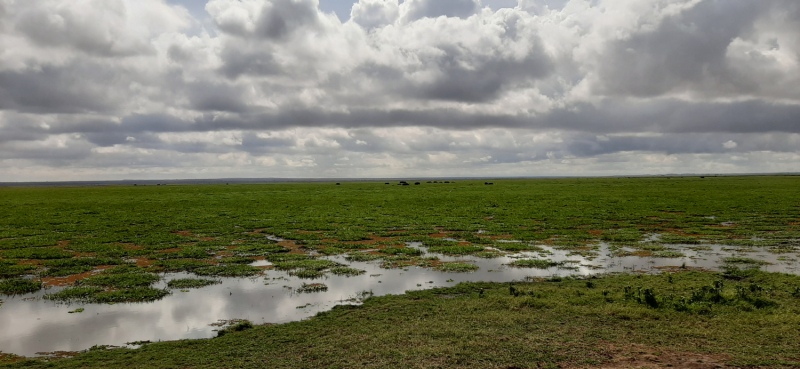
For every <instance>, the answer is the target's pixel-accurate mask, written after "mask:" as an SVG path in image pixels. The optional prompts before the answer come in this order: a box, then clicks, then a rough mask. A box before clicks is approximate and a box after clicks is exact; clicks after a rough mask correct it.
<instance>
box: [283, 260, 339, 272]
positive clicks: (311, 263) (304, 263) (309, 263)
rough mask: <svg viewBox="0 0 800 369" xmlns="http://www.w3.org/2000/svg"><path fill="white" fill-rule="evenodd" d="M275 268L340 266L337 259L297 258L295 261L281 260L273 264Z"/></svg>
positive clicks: (312, 268)
mask: <svg viewBox="0 0 800 369" xmlns="http://www.w3.org/2000/svg"><path fill="white" fill-rule="evenodd" d="M273 265H274V266H275V269H278V270H292V269H309V270H323V269H329V268H333V267H336V266H339V263H337V262H335V261H330V260H325V259H308V260H295V261H281V262H276V263H274V264H273Z"/></svg>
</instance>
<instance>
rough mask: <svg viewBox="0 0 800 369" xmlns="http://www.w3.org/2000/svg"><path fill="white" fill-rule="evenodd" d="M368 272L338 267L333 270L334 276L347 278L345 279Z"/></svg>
mask: <svg viewBox="0 0 800 369" xmlns="http://www.w3.org/2000/svg"><path fill="white" fill-rule="evenodd" d="M366 272H367V271H366V270H361V269H356V268H349V267H336V268H331V273H333V274H334V275H339V276H345V277H355V276H359V275H362V274H364V273H366Z"/></svg>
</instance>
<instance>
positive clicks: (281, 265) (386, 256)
mask: <svg viewBox="0 0 800 369" xmlns="http://www.w3.org/2000/svg"><path fill="white" fill-rule="evenodd" d="M483 183H484V182H483V181H468V180H460V181H455V182H453V183H448V184H444V183H436V184H433V183H423V184H422V185H419V186H397V185H385V184H384V183H383V182H381V183H371V182H345V183H342V184H341V185H339V186H336V185H334V184H332V183H294V184H259V185H255V184H254V185H231V186H226V185H196V186H195V185H192V186H188V185H187V186H183V185H181V186H178V185H176V186H135V187H134V186H104V187H52V188H51V187H40V188H30V187H28V188H13V187H6V188H0V294H5V295H14V294H25V293H30V292H34V291H37V290H39V289H41V288H43V287H46V286H48V285H51V284H52V285H58V283H62V284H61V285H65V284H63V283H66V282H64V281H65V280H66V281H68V283H69V284H68V285H69V286H70V287H69V288H66V289H63V290H60V291H58V292H53V293H49V294H46V295H45V298H46V299H50V300H54V301H81V302H87V303H119V302H131V301H135V302H146V301H153V300H157V299H160V298H164V297H165V296H168V295H169V294H170V293H172V291H171V290H170V289H169V288H168V289H166V290H159V289H155V288H153V287H152V285H153V284H154V283H156V282H157V281H159V280H161V279H162V278H163V274H162V273H163V272H177V271H187V272H191V273H193V274H195V275H197V276H201V277H206V278H207V277H215V278H223V277H248V276H253V275H257V274H259V273H261V272H262V271H263V268H262V267H253V266H250V265H247V264H248V263H250V262H252V261H254V260H256V259H259V258H261V259H266V260H268V261H270V262H272V263H273V264H274V266H271V267H270V268H275V269H276V270H281V271H284V272H286V273H289V274H292V275H295V276H298V277H301V278H306V279H316V278H320V277H323V276H325V275H326V274H328V273H331V274H336V275H351V276H355V275H359V274H362V273H363V271H361V270H357V269H353V268H350V267H349V266H348V265H342V264H341V263H336V262H332V261H329V260H326V259H323V258H321V257H317V256H313V255H310V252H311V251H316V252H318V253H320V254H322V255H338V254H341V255H344V256H345V257H346V260H348V261H371V260H376V261H380V265H381V267H384V268H406V267H408V266H412V265H416V266H420V267H427V268H433V269H436V270H440V271H445V272H462V273H469V272H471V271H473V270H474V269H475V268H476V267H475V266H474V265H472V264H468V263H442V262H440V261H439V258H438V257H437V255H475V256H478V257H487V258H491V257H497V256H500V255H503V254H504V253H506V252H507V253H514V252H518V251H536V252H539V253H540V254H543V253H546V251H545V250H544V249H542V248H541V247H540V245H548V246H551V247H553V248H556V249H561V250H570V252H571V253H572V254H575V255H581V256H583V257H594V256H596V255H597V250H598V246H597V245H598V243H599V242H601V241H602V242H606V243H609V244H611V245H612V249H611V250H612V251H613V252H617V253H618V256H624V255H625V254H635V255H638V256H645V257H647V256H651V257H664V258H669V257H678V256H680V253H678V252H676V251H671V250H668V249H666V248H665V247H664V245H669V244H683V245H690V246H691V247H696V248H702V247H707V246H705V244H708V243H716V244H724V245H726V246H727V247H730V248H737V249H745V250H747V249H763V250H767V251H770V252H775V253H798V252H800V251H798V250H800V191H798V189H800V186H799V185H798V184H800V177H793V176H760V177H756V176H754V177H707V178H699V177H686V178H681V177H672V178H595V179H586V178H579V179H542V180H499V181H494V183H495V185H493V186H485V185H484V184H483ZM654 235H658V237H653V236H654ZM267 236H276V237H279V238H281V239H284V240H286V241H282V242H278V241H274V240H272V239H270V238H273V237H270V238H268V237H267ZM445 238H450V239H455V240H456V241H453V240H449V239H445ZM273 239H274V238H273ZM504 240H505V241H507V240H517V241H522V242H521V243H508V242H502V241H504ZM405 242H420V243H421V245H422V247H421V248H409V247H406V246H405ZM623 246H625V247H626V248H628V249H631V248H632V249H635V251H634V252H631V251H626V250H622V249H621V247H623ZM487 247H492V248H494V249H496V250H492V249H487ZM367 249H379V250H378V251H374V252H363V250H367ZM498 250H499V251H498ZM540 256H546V255H540ZM726 262H727V263H728V264H730V265H733V266H738V267H739V268H754V267H758V262H759V261H758V260H754V259H749V258H743V257H736V258H730V260H726ZM512 266H514V267H528V268H546V267H549V266H552V265H551V264H550V262H549V261H547V260H534V259H528V260H518V261H516V262H515V263H513V264H512ZM559 267H562V266H559ZM736 270H738V269H734V268H732V269H730V270H729V272H728V273H729V274H719V273H697V272H683V273H679V274H676V275H674V276H673V277H667V276H630V275H623V276H609V277H604V278H602V279H599V280H592V281H588V282H587V281H576V280H564V281H543V282H536V283H528V284H517V285H514V286H509V285H508V284H462V285H459V286H458V287H454V288H451V289H439V290H433V291H420V292H409V293H408V294H407V295H404V296H386V297H380V298H372V299H369V300H367V302H366V303H365V305H364V306H362V307H342V308H336V309H334V310H333V311H331V312H328V313H324V314H321V315H320V316H318V317H316V318H314V319H312V320H310V321H304V322H297V323H290V324H285V325H279V326H259V327H252V325H249V324H241V325H237V328H235V329H229V330H226V331H225V332H226V333H225V334H224V337H220V338H217V339H213V340H200V341H184V342H175V343H163V344H152V345H146V346H145V347H144V348H142V349H141V350H137V351H130V350H110V351H106V350H93V351H91V352H89V353H86V354H83V355H81V356H79V357H78V358H76V359H71V360H64V361H55V362H52V363H42V362H37V361H33V362H30V361H29V362H26V363H23V364H17V365H33V366H39V365H42V366H54V367H81V366H123V365H124V366H132V367H218V366H225V367H261V366H264V365H266V366H289V367H291V366H295V367H309V366H332V367H352V366H375V367H396V366H413V367H427V366H437V367H439V366H441V367H472V366H477V367H490V366H501V367H512V366H517V367H535V366H543V367H556V366H559V365H562V366H563V365H577V366H585V365H592V364H597V363H602V362H606V361H608V360H610V359H609V358H610V357H612V356H613V355H612V354H610V352H611V351H613V350H612V349H614V348H619V346H620V345H621V346H625V345H628V346H630V345H634V344H635V345H642V346H641V347H647V349H644V350H645V351H647V350H650V348H652V350H651V351H653V352H661V351H660V350H672V351H675V352H684V351H686V352H689V351H691V352H700V353H706V354H709V355H712V354H713V355H721V356H719V357H721V358H722V359H720V360H723V361H724V362H726V363H732V364H734V365H752V366H769V365H772V366H774V365H777V366H797V365H800V364H798V363H800V353H798V349H797V345H796V344H795V342H797V339H798V338H799V337H798V335H800V333H798V332H800V330H798V329H797V327H798V323H800V319H799V318H798V310H797V306H800V304H798V302H800V283H798V277H796V276H788V275H781V274H767V273H760V272H758V271H749V272H736ZM31 276H32V278H31ZM70 278H71V279H70ZM168 282H170V283H171V284H170V286H171V287H172V288H174V289H184V288H191V287H201V285H203V284H208V283H215V280H210V279H208V280H206V279H203V280H196V279H190V280H180V281H168ZM309 282H311V281H309ZM306 286H308V288H307V289H308V291H307V292H315V291H322V290H324V288H327V287H323V286H324V285H322V284H317V283H309V284H307V285H306ZM512 287H513V288H512ZM628 346H626V347H628ZM631 347H633V346H630V347H628V348H631ZM636 347H639V346H636ZM631 350H633V351H636V350H640V349H635V350H634V348H631ZM633 351H631V352H633ZM640 351H641V350H640ZM665 352H666V351H665ZM715 357H716V356H715Z"/></svg>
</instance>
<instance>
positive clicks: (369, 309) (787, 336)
mask: <svg viewBox="0 0 800 369" xmlns="http://www.w3.org/2000/svg"><path fill="white" fill-rule="evenodd" d="M799 286H800V277H798V276H794V275H786V274H777V273H764V272H760V271H757V270H749V271H744V272H742V271H734V272H731V274H722V273H710V272H691V271H689V272H681V273H675V274H664V275H618V276H606V277H602V278H593V279H587V280H577V279H569V278H565V279H549V280H542V281H536V282H528V283H515V284H509V283H505V284H497V283H464V284H459V285H457V286H455V287H451V288H439V289H434V290H426V291H413V292H408V293H406V294H405V295H395V296H392V295H390V296H383V297H372V298H368V299H367V300H365V302H364V304H363V305H361V306H338V307H336V308H334V309H333V310H332V311H329V312H325V313H320V314H318V315H317V316H316V317H314V318H312V319H310V320H306V321H302V322H294V323H288V324H282V325H275V326H253V325H251V324H249V322H242V323H239V324H237V325H236V326H234V327H231V328H229V329H225V330H223V331H220V332H219V333H220V334H219V336H220V337H218V338H213V339H206V340H185V341H176V342H165V343H152V344H147V345H145V346H144V347H142V348H140V349H137V350H128V349H111V350H106V349H103V348H102V347H99V348H95V349H93V350H90V351H88V352H86V353H83V354H80V355H78V356H77V357H75V358H72V359H65V360H56V361H52V362H41V361H36V360H29V361H25V362H20V363H15V364H11V366H12V367H49V368H87V367H131V368H145V367H146V368H187V367H190V368H211V367H229V368H234V367H235V368H262V367H285V368H310V367H333V368H349V367H376V368H397V367H442V368H445V367H446V368H452V367H462V368H463V367H480V368H484V367H503V368H511V367H514V368H529V367H545V368H556V367H586V366H593V365H600V364H604V363H608V362H610V361H612V360H613V359H615V358H616V357H617V356H619V353H620V351H621V352H623V353H624V354H625V355H629V356H634V357H635V356H637V355H639V356H641V355H647V357H654V358H656V359H659V358H661V359H663V362H662V364H665V365H666V364H670V362H669V357H670V355H672V356H675V355H677V356H679V357H681V358H684V357H687V356H688V355H692V354H695V355H696V354H701V355H705V356H702V357H703V359H704V360H709V359H708V358H712V359H715V360H717V361H716V363H717V364H723V365H732V366H737V367H756V366H759V367H763V366H776V367H791V366H795V367H796V366H800V346H798V345H797V342H798V339H800V329H797V327H798V324H800V287H799ZM307 288H308V289H309V292H313V291H314V290H315V289H324V288H326V287H325V286H324V285H308V287H307ZM701 361H702V360H701ZM676 364H679V363H676ZM710 364H711V365H712V366H711V367H714V366H713V365H714V363H710ZM670 365H671V364H670ZM695 365H697V363H695ZM668 366H669V365H668ZM697 367H703V366H697Z"/></svg>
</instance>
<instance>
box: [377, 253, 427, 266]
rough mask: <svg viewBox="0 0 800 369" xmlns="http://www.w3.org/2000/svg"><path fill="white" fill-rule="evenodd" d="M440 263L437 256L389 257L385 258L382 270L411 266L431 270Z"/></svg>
mask: <svg viewBox="0 0 800 369" xmlns="http://www.w3.org/2000/svg"><path fill="white" fill-rule="evenodd" d="M437 261H439V258H437V257H435V256H430V257H422V256H409V255H387V256H385V257H383V263H381V268H383V269H397V268H405V267H409V266H418V267H423V268H430V267H432V266H434V264H435V263H436V262H437Z"/></svg>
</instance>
